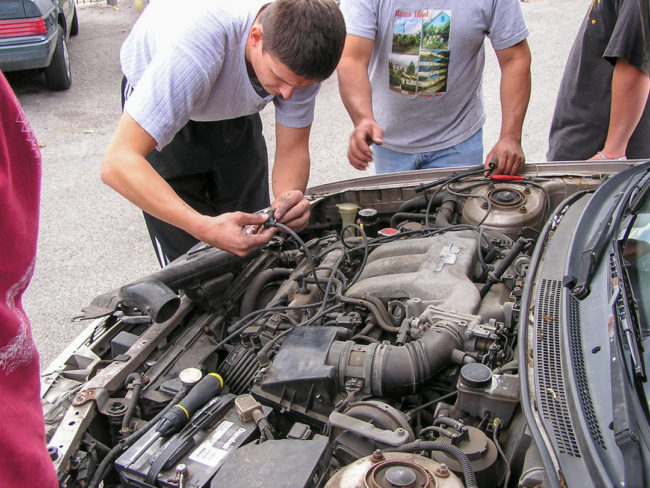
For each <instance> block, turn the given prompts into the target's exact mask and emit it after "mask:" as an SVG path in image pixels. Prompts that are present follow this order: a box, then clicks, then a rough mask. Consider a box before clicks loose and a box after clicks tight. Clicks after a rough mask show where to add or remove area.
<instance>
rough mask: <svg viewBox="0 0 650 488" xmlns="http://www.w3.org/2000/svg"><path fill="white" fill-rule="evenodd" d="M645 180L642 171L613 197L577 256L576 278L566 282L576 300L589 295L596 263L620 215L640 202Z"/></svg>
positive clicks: (645, 184) (629, 210) (620, 218)
mask: <svg viewBox="0 0 650 488" xmlns="http://www.w3.org/2000/svg"><path fill="white" fill-rule="evenodd" d="M648 180H650V173H649V172H648V171H646V172H644V173H643V174H640V175H638V177H637V178H634V179H633V180H632V181H630V183H629V184H628V185H627V186H626V187H625V189H624V190H623V191H621V192H619V193H617V194H616V195H614V197H613V198H614V202H613V203H612V205H611V207H610V210H609V212H608V213H607V215H606V217H605V218H604V219H602V220H601V222H600V224H599V225H598V228H597V229H596V231H595V232H594V233H593V234H592V235H591V238H590V239H589V242H588V243H587V246H586V247H585V250H584V251H582V253H581V255H580V268H579V273H578V277H577V279H576V280H575V281H574V280H567V282H568V283H572V286H571V291H572V293H573V294H574V295H575V297H576V298H578V299H583V298H585V297H586V296H587V295H589V287H590V285H591V280H592V279H593V277H594V273H595V271H596V267H597V266H598V263H600V261H601V259H602V257H603V254H604V252H605V250H606V249H607V246H608V244H609V243H610V242H611V240H612V237H613V235H614V233H615V232H616V231H617V230H618V227H619V224H620V222H621V220H622V218H623V216H625V215H627V214H629V213H630V212H631V211H634V209H635V208H637V207H638V206H639V205H640V204H641V203H642V202H643V201H644V199H643V198H642V197H643V196H644V195H645V194H646V192H647V191H648V190H647V189H648V186H649V184H648ZM640 202H641V203H640Z"/></svg>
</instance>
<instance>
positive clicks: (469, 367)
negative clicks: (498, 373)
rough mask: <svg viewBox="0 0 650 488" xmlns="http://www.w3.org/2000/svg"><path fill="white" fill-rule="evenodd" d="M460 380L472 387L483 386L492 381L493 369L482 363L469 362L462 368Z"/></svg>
mask: <svg viewBox="0 0 650 488" xmlns="http://www.w3.org/2000/svg"><path fill="white" fill-rule="evenodd" d="M460 381H461V383H463V384H464V385H467V386H470V387H472V388H483V387H485V386H488V385H489V384H490V383H491V382H492V370H491V369H490V368H489V367H488V366H486V365H485V364H481V363H469V364H466V365H465V366H463V367H462V368H460Z"/></svg>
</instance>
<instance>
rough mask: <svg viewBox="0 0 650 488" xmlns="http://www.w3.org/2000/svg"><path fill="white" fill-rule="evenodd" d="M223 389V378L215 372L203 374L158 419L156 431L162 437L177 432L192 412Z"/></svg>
mask: <svg viewBox="0 0 650 488" xmlns="http://www.w3.org/2000/svg"><path fill="white" fill-rule="evenodd" d="M222 389H223V379H221V376H219V375H218V374H217V373H210V374H207V375H205V376H204V377H203V378H202V379H201V380H200V381H199V382H198V383H197V384H196V385H194V386H193V387H192V389H191V390H190V392H189V393H188V394H187V395H185V398H183V399H182V400H181V401H180V402H179V403H177V404H176V405H174V406H172V408H170V409H169V410H168V411H167V412H166V413H165V415H163V417H162V418H161V419H160V421H159V422H158V425H157V426H156V431H157V432H158V433H159V434H160V435H161V436H163V437H167V436H170V435H172V434H176V433H177V432H179V431H180V430H181V429H182V428H183V426H184V425H185V424H186V423H187V421H188V420H189V419H190V418H191V417H192V415H193V414H194V412H196V411H197V410H198V409H199V408H201V407H202V406H203V405H205V404H206V403H207V402H208V401H209V400H210V399H211V398H213V397H214V396H215V395H218V394H219V392H220V391H221V390H222Z"/></svg>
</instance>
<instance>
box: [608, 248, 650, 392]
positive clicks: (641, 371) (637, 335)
mask: <svg viewBox="0 0 650 488" xmlns="http://www.w3.org/2000/svg"><path fill="white" fill-rule="evenodd" d="M614 254H615V255H614V256H613V261H614V262H613V263H612V265H613V266H614V267H615V269H614V270H613V271H614V273H613V274H614V276H613V277H612V283H613V285H614V289H613V292H612V297H611V298H610V300H609V306H610V309H611V311H612V316H613V317H612V318H613V321H614V324H613V325H614V327H615V329H616V331H617V332H619V333H620V335H621V336H622V337H623V338H624V340H625V345H626V346H627V347H626V348H627V350H628V351H629V353H630V361H631V363H632V371H633V373H634V376H635V377H636V378H638V379H639V380H641V381H644V382H645V381H646V380H647V375H646V370H645V361H644V359H643V344H642V342H641V328H640V326H639V314H638V308H637V305H636V303H630V301H631V300H632V301H634V298H633V296H632V295H631V290H630V289H629V282H628V281H627V280H626V277H625V276H623V274H624V273H625V271H624V270H623V268H622V263H621V262H620V259H621V256H620V253H619V252H616V253H614Z"/></svg>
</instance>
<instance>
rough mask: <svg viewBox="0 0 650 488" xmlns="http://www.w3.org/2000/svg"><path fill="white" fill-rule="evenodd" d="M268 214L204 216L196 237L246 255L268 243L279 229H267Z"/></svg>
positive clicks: (236, 213) (240, 254) (238, 213)
mask: <svg viewBox="0 0 650 488" xmlns="http://www.w3.org/2000/svg"><path fill="white" fill-rule="evenodd" d="M268 218H269V216H268V215H267V214H249V213H244V212H228V213H224V214H221V215H217V216H216V217H208V216H203V221H202V222H201V230H200V232H197V235H196V237H197V238H198V239H200V240H201V241H203V242H207V243H208V244H211V245H213V246H214V247H217V248H219V249H223V250H224V251H228V252H231V253H233V254H236V255H237V256H242V257H243V256H246V255H247V254H250V253H251V252H252V251H254V250H255V249H259V248H260V247H262V246H264V245H265V244H267V243H268V242H269V241H270V240H271V237H273V234H275V232H276V231H277V229H274V228H271V229H265V228H264V226H263V224H264V222H266V221H267V220H268ZM252 229H255V230H252Z"/></svg>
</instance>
